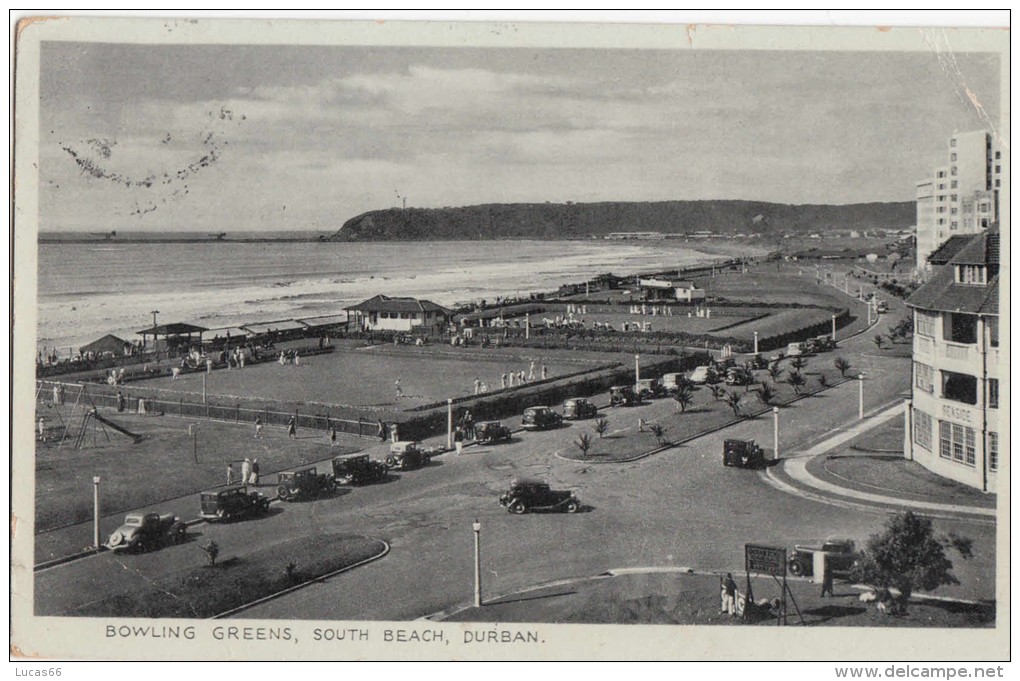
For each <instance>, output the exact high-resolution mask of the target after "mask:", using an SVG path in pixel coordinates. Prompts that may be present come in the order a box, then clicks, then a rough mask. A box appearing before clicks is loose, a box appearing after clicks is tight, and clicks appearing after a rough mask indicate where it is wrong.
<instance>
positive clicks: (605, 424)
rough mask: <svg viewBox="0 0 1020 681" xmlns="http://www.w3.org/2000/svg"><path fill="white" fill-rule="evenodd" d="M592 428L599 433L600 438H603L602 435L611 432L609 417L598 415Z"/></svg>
mask: <svg viewBox="0 0 1020 681" xmlns="http://www.w3.org/2000/svg"><path fill="white" fill-rule="evenodd" d="M591 429H592V430H594V431H595V432H596V433H598V435H599V439H600V440H601V439H602V436H603V435H605V434H606V433H607V432H609V419H607V418H606V417H605V416H600V417H598V418H597V419H595V422H594V423H593V424H592V426H591Z"/></svg>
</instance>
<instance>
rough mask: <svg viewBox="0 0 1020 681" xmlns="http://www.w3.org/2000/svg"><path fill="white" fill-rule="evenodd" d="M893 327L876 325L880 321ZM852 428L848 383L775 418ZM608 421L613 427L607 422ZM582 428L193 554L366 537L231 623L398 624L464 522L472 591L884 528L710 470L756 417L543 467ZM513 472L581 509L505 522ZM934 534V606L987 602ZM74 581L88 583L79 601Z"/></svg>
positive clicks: (93, 568)
mask: <svg viewBox="0 0 1020 681" xmlns="http://www.w3.org/2000/svg"><path fill="white" fill-rule="evenodd" d="M899 316H900V315H896V314H893V315H890V317H892V319H893V321H895V320H896V319H898V318H899ZM883 324H884V322H883ZM872 335H873V332H869V333H868V334H865V335H864V336H861V337H858V338H856V339H852V340H849V341H844V343H843V344H842V345H843V347H842V348H841V349H840V351H839V352H840V354H845V355H847V356H848V357H849V358H850V359H851V360H852V361H853V362H854V363H855V365H857V366H863V367H865V368H866V370H867V371H868V375H869V380H868V381H867V383H866V385H867V395H868V409H869V410H870V409H873V408H878V407H879V406H881V405H882V404H886V403H888V402H890V401H891V400H893V399H895V398H896V396H897V395H898V394H899V393H901V392H902V391H904V390H906V389H907V387H908V385H909V370H908V367H909V360H906V359H903V358H898V359H897V358H892V357H885V356H883V355H882V354H881V353H879V352H875V348H874V345H873V343H872V341H871V336H872ZM833 356H834V355H833ZM614 411H615V412H619V411H621V410H614ZM626 413H627V414H628V416H627V417H626V418H627V419H633V421H632V422H633V423H634V424H636V421H637V418H638V417H639V416H641V417H644V418H646V419H655V420H660V421H666V420H667V419H675V418H683V417H682V416H678V415H676V414H675V408H674V406H673V405H672V404H671V403H670V401H668V400H660V401H658V402H655V403H652V404H650V405H647V406H643V407H638V408H632V409H628V410H626ZM615 416H616V414H611V418H613V417H615ZM856 417H857V386H856V385H855V383H849V384H846V385H843V386H840V387H838V388H834V389H832V390H829V391H826V392H825V393H824V394H822V395H819V396H816V397H811V398H808V399H804V400H801V401H800V402H797V403H796V404H795V405H793V406H791V407H789V408H785V409H783V412H782V430H781V432H782V448H783V449H784V451H794V450H796V449H802V448H807V447H809V446H810V445H811V444H813V443H815V442H817V441H819V440H821V439H823V438H825V437H827V436H828V435H830V434H831V433H832V431H833V430H834V429H839V428H841V427H843V426H844V425H849V424H852V423H853V422H854V421H855V420H856ZM616 420H617V422H618V423H621V424H624V423H625V419H624V418H622V417H620V418H617V419H616ZM629 427H631V428H633V427H634V426H629ZM581 428H585V426H584V425H578V424H574V425H569V426H566V427H564V428H562V429H559V430H555V431H549V432H545V433H528V434H524V435H521V436H518V437H516V438H515V442H513V443H510V444H506V445H497V446H489V447H484V448H482V447H472V448H468V449H467V450H465V453H464V454H463V455H461V456H457V455H455V454H447V455H444V456H443V457H440V458H439V459H438V460H437V461H436V463H435V464H434V465H433V466H431V467H430V468H427V469H424V470H419V471H413V472H407V473H400V474H399V478H400V479H399V480H397V479H394V481H392V482H390V483H386V484H382V485H377V486H372V487H365V488H359V489H355V490H353V491H350V492H349V493H347V494H344V495H342V496H340V497H338V498H334V499H327V500H321V501H316V502H307V503H301V504H287V505H278V509H279V510H278V511H277V512H276V513H275V514H274V515H273V516H272V517H270V518H266V519H264V520H258V521H250V522H244V523H237V524H233V525H227V526H223V527H213V526H205V525H202V526H199V527H198V528H196V535H197V533H198V532H201V534H202V536H201V541H205V540H206V538H209V537H211V538H214V539H215V540H216V542H217V543H218V544H219V545H220V546H221V547H222V551H223V553H222V556H223V557H229V556H230V555H243V554H244V553H245V552H246V551H249V550H253V547H263V546H266V545H269V544H272V543H274V542H278V541H283V540H286V539H290V538H291V537H293V536H299V535H302V534H314V533H316V532H322V531H332V532H335V531H344V532H358V533H364V534H370V535H373V536H377V537H380V538H382V539H384V540H386V541H387V542H389V543H390V546H391V552H390V554H389V556H387V557H386V558H385V559H383V560H381V561H377V562H375V563H372V564H370V565H367V566H364V567H361V568H358V569H357V570H354V571H352V572H349V573H346V574H344V575H340V576H338V577H336V578H333V579H330V580H327V581H325V582H323V583H319V584H314V585H311V586H309V587H307V588H305V589H302V590H300V591H298V592H295V593H293V594H290V595H288V596H286V597H283V598H280V599H278V600H275V601H271V602H268V603H265V604H262V605H260V606H258V607H256V608H252V609H250V610H248V611H246V612H244V613H243V614H242V615H240V616H241V617H245V618H289V619H395V620H401V619H410V618H415V617H420V616H423V615H425V614H428V613H431V612H434V611H437V610H440V609H442V608H445V607H449V606H451V605H453V604H456V603H459V602H462V601H465V600H468V599H469V598H470V597H471V590H472V585H473V577H472V545H473V538H472V530H471V523H472V521H473V520H474V519H475V518H477V519H479V520H480V521H481V523H482V535H483V536H482V546H483V559H482V560H483V575H484V588H485V592H486V593H487V594H501V593H507V592H512V591H516V590H519V589H522V588H524V587H527V586H530V585H532V584H535V583H538V582H544V581H548V580H553V579H560V578H568V577H577V576H583V575H590V574H596V573H599V572H602V571H605V570H608V569H611V568H619V567H627V566H681V565H689V566H695V567H698V568H701V569H734V568H737V567H739V565H741V564H742V555H743V553H742V552H743V544H744V543H745V542H757V543H768V544H775V545H779V546H791V545H793V544H794V543H810V542H813V541H816V540H818V539H820V538H823V537H826V536H829V535H845V536H850V537H854V538H861V539H862V538H864V537H866V536H867V535H868V534H870V533H872V532H875V531H877V530H878V529H880V527H881V524H882V522H883V519H884V516H883V515H881V514H880V513H872V512H868V511H863V510H851V509H845V508H839V507H834V506H830V505H827V504H821V503H818V502H814V501H810V500H806V499H802V498H799V497H796V496H793V495H790V494H786V493H784V492H782V491H779V490H777V489H775V488H773V487H771V486H769V485H767V484H765V483H764V482H763V480H762V479H761V478H760V477H759V475H757V474H756V473H754V472H751V471H742V470H737V469H732V468H724V467H723V466H722V465H721V447H722V441H723V439H725V438H727V437H740V438H757V439H759V440H761V441H764V442H765V443H770V442H771V432H772V431H771V418H761V419H758V420H755V421H748V422H744V423H741V424H738V425H736V426H733V427H731V428H728V429H726V430H725V431H723V432H719V433H715V434H712V435H708V436H705V437H703V438H700V439H699V440H696V441H694V442H692V443H689V444H688V445H685V446H681V447H678V448H675V449H671V450H668V451H666V452H663V453H661V454H657V455H654V456H652V457H649V458H646V459H643V460H641V461H636V462H633V463H629V464H609V465H592V464H585V463H581V462H571V461H565V460H562V459H559V458H557V457H556V456H555V455H554V454H555V453H556V452H557V451H567V450H568V449H571V448H572V445H571V444H570V443H571V441H572V440H573V439H574V438H575V437H576V435H577V434H578V432H579V430H580V429H581ZM623 436H624V437H625V436H626V434H625V433H624V434H623ZM522 474H528V475H539V476H542V477H545V478H547V479H549V480H550V482H551V483H552V484H553V485H554V486H563V487H567V488H571V489H574V490H576V491H577V493H578V495H579V496H580V498H581V501H582V502H583V503H586V504H587V505H588V509H587V510H586V512H582V513H579V514H576V515H565V514H527V515H524V516H513V515H510V514H508V513H506V511H505V510H503V509H502V508H501V507H500V506H499V505H498V503H497V501H496V500H497V497H498V495H499V493H500V491H501V490H502V489H503V488H504V487H505V485H506V483H507V482H508V481H509V479H510V478H511V477H513V476H515V475H522ZM395 477H396V476H395ZM937 525H938V526H939V529H941V530H943V531H948V530H951V529H952V530H957V531H959V532H961V533H962V534H965V535H967V536H970V537H972V538H973V539H974V542H975V546H974V548H975V552H976V554H977V557H976V558H975V559H974V560H973V561H971V562H969V563H967V564H961V565H960V566H958V570H957V574H958V576H959V577H960V579H961V581H962V582H963V585H962V587H960V588H956V589H947V590H946V591H945V593H946V594H951V595H960V596H977V597H984V598H990V597H992V596H993V595H994V585H993V582H994V580H993V579H992V575H993V574H994V568H993V566H994V528H990V527H981V526H974V525H969V524H966V523H958V522H954V521H942V520H940V521H937ZM196 539H197V537H196ZM203 559H204V556H203V554H202V553H201V551H199V550H198V549H197V547H196V545H195V543H194V542H192V543H191V544H186V545H183V546H179V547H172V548H168V549H165V550H162V551H159V552H156V553H153V554H149V555H145V556H117V555H112V554H103V555H100V556H96V557H94V558H89V559H85V560H82V561H78V562H76V563H72V564H69V565H67V566H62V567H57V568H53V569H51V570H47V571H45V572H42V573H39V574H38V575H37V579H36V592H37V593H38V594H39V597H38V602H37V604H38V608H39V612H40V614H43V613H50V612H53V613H56V612H66V611H67V610H69V609H71V608H72V607H74V606H77V605H80V604H82V603H83V602H85V601H87V600H88V599H92V598H96V597H98V596H99V595H100V594H101V593H102V592H104V591H109V590H111V589H117V588H120V584H121V582H122V580H148V579H153V578H155V577H158V576H160V575H164V574H166V573H168V572H173V571H179V570H186V569H190V568H191V567H194V566H195V565H198V564H200V563H201V561H202V560H203ZM111 575H116V579H112V578H111ZM81 584H90V585H92V586H91V588H87V589H83V588H81V586H80V585H81ZM76 585H79V586H76Z"/></svg>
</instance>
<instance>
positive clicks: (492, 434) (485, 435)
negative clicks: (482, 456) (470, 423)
mask: <svg viewBox="0 0 1020 681" xmlns="http://www.w3.org/2000/svg"><path fill="white" fill-rule="evenodd" d="M512 438H513V433H512V432H511V431H510V429H509V428H508V427H507V426H504V425H503V422H502V421H481V422H479V423H476V424H475V441H476V442H481V443H483V444H490V443H493V442H510V440H511V439H512Z"/></svg>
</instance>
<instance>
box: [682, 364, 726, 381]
mask: <svg viewBox="0 0 1020 681" xmlns="http://www.w3.org/2000/svg"><path fill="white" fill-rule="evenodd" d="M687 378H688V380H690V382H691V383H694V384H696V385H704V384H705V383H718V382H719V374H718V373H717V372H716V370H715V368H714V367H711V366H708V365H705V366H700V367H697V368H696V369H695V370H694V371H692V372H691V375H690V376H688V377H687Z"/></svg>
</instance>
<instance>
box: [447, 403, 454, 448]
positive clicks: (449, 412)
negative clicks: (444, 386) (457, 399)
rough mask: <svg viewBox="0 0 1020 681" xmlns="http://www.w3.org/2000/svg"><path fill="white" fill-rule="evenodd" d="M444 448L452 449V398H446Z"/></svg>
mask: <svg viewBox="0 0 1020 681" xmlns="http://www.w3.org/2000/svg"><path fill="white" fill-rule="evenodd" d="M446 448H447V449H453V398H452V397H448V398H446Z"/></svg>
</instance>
